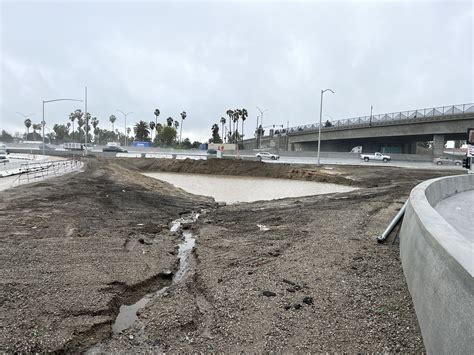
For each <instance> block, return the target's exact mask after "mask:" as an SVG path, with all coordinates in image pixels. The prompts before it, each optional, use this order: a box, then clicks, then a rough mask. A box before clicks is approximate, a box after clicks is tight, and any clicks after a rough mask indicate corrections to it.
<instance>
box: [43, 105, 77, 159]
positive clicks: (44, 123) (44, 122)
mask: <svg viewBox="0 0 474 355" xmlns="http://www.w3.org/2000/svg"><path fill="white" fill-rule="evenodd" d="M56 101H79V102H82V100H77V99H54V100H43V120H42V121H41V125H42V126H43V155H44V126H45V125H46V121H45V120H44V104H47V103H50V102H56Z"/></svg>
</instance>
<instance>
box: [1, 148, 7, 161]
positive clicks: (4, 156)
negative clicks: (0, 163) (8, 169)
mask: <svg viewBox="0 0 474 355" xmlns="http://www.w3.org/2000/svg"><path fill="white" fill-rule="evenodd" d="M6 159H7V151H6V149H5V150H4V149H1V148H0V160H6Z"/></svg>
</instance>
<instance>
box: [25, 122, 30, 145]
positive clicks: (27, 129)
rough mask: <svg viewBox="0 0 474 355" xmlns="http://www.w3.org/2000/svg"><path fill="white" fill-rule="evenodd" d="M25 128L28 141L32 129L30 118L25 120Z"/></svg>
mask: <svg viewBox="0 0 474 355" xmlns="http://www.w3.org/2000/svg"><path fill="white" fill-rule="evenodd" d="M25 127H26V140H28V134H29V133H30V127H31V120H30V119H29V118H27V119H26V120H25Z"/></svg>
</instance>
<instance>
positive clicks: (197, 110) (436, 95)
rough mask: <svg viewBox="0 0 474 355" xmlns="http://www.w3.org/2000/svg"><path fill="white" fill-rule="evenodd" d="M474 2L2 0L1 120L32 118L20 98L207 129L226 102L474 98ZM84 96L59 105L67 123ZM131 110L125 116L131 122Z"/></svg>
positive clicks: (57, 117) (276, 108) (308, 104)
mask: <svg viewBox="0 0 474 355" xmlns="http://www.w3.org/2000/svg"><path fill="white" fill-rule="evenodd" d="M472 13H473V12H472V4H471V2H451V1H450V2H415V3H412V2H410V3H409V2H400V3H395V2H380V3H377V2H337V3H334V4H333V3H329V2H300V3H294V4H290V3H280V2H259V3H249V2H242V3H229V2H222V3H219V2H208V3H205V2H199V3H190V2H178V3H168V2H157V3H152V2H143V3H136V2H133V3H132V2H130V3H127V2H117V3H113V2H103V3H98V4H94V3H90V2H87V3H79V2H73V3H58V2H51V3H14V2H3V3H2V4H1V23H2V25H1V31H2V34H1V39H2V41H1V101H0V109H1V111H0V114H1V116H0V119H1V121H0V124H1V127H0V129H7V130H9V131H23V130H24V128H23V123H22V121H23V119H22V118H21V117H20V116H19V115H17V114H16V113H15V112H16V111H21V112H24V113H36V116H35V117H34V120H35V121H38V122H39V121H41V100H43V99H51V98H56V97H75V98H82V96H83V90H84V86H85V85H87V86H88V91H89V111H90V112H91V113H92V115H94V116H97V117H98V118H99V120H100V125H101V126H103V127H108V128H110V124H109V123H108V117H109V116H110V115H111V114H116V109H122V110H127V111H133V112H134V114H133V115H131V116H130V117H131V120H134V121H137V120H140V119H144V120H147V121H150V120H152V119H153V118H154V116H153V110H154V108H155V107H158V108H160V110H161V112H162V119H163V120H164V119H165V118H166V117H168V116H172V117H174V118H178V117H179V112H181V111H182V110H186V111H187V112H188V119H187V120H186V122H185V125H184V128H183V133H184V135H185V136H190V137H191V138H194V139H204V138H207V137H209V133H210V127H211V125H212V124H213V123H214V122H218V120H219V118H220V117H221V116H222V115H224V114H225V111H226V110H227V109H228V108H237V107H245V108H247V109H248V110H249V113H250V115H249V119H248V121H247V122H248V123H246V127H248V129H246V132H247V134H248V135H251V129H250V128H251V127H254V126H255V116H256V109H255V106H260V107H263V108H268V109H269V113H268V116H267V117H266V118H265V124H285V125H286V122H287V121H289V122H290V125H297V124H305V123H311V122H314V121H316V120H317V119H318V113H319V91H320V90H321V88H326V87H331V88H332V89H334V90H335V91H336V94H334V95H331V96H327V97H326V99H325V102H326V104H325V113H326V114H328V115H329V116H331V117H333V118H336V119H337V118H347V117H353V116H358V115H365V114H368V112H369V111H370V105H374V111H375V112H376V113H378V112H391V111H398V110H404V109H414V108H422V107H430V106H438V105H448V104H454V103H464V102H472V101H474V99H473V97H474V95H473V66H472V63H473V57H472V53H473V52H472V50H473V48H472V43H473V38H472V37H473V35H472V34H473V17H472ZM76 107H77V105H75V104H73V103H58V104H51V105H48V106H47V112H46V121H47V122H48V126H50V127H52V125H53V124H54V123H58V122H65V121H66V119H67V116H68V113H69V112H71V111H73V110H74V109H75V108H76ZM122 124H123V123H122V122H119V127H120V126H121V125H122Z"/></svg>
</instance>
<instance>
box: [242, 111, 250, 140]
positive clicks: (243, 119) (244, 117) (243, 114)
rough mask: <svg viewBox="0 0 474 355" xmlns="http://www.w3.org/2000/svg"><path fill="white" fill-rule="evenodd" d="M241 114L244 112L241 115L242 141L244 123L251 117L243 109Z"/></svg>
mask: <svg viewBox="0 0 474 355" xmlns="http://www.w3.org/2000/svg"><path fill="white" fill-rule="evenodd" d="M241 112H242V114H241V117H242V140H244V122H245V120H246V119H247V117H249V113H248V112H247V109H245V108H243V109H242V111H241Z"/></svg>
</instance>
